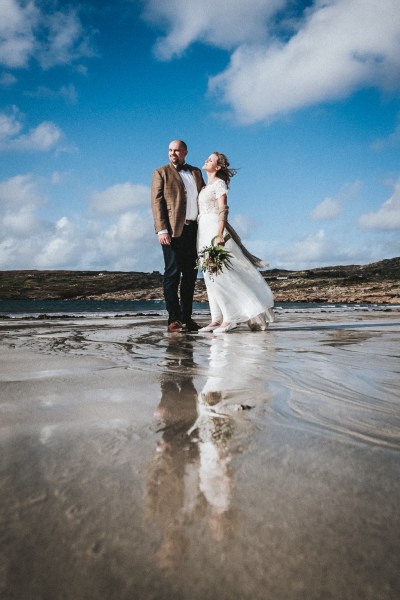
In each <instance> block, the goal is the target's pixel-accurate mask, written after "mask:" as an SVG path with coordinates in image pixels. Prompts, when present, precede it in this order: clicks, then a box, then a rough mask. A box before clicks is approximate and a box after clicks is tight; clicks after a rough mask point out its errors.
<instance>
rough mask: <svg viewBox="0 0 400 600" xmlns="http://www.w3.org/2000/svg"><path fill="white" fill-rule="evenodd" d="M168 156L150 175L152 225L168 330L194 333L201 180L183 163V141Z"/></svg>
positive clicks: (185, 151) (199, 172) (194, 171)
mask: <svg viewBox="0 0 400 600" xmlns="http://www.w3.org/2000/svg"><path fill="white" fill-rule="evenodd" d="M168 153H169V161H170V162H169V164H167V165H164V166H163V167H160V168H158V169H156V170H155V171H154V173H153V179H152V191H151V205H152V210H153V216H154V226H155V230H156V233H157V234H158V238H159V241H160V244H161V247H162V251H163V255H164V265H165V270H164V297H165V304H166V308H167V311H168V331H169V332H170V333H174V332H179V331H197V330H198V328H199V327H198V325H197V324H196V323H195V322H194V321H193V320H192V303H193V294H194V286H195V282H196V276H197V269H196V259H197V250H196V242H197V215H198V208H197V196H198V193H199V191H200V190H201V188H202V187H203V186H204V180H203V177H202V174H201V171H200V169H198V168H197V167H193V166H191V165H188V164H186V163H185V158H186V155H187V153H188V150H187V146H186V144H185V142H183V141H181V140H174V141H172V142H171V143H170V145H169V149H168ZM179 284H180V290H179V291H180V298H179V297H178V289H179Z"/></svg>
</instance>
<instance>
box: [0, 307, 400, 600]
mask: <svg viewBox="0 0 400 600" xmlns="http://www.w3.org/2000/svg"><path fill="white" fill-rule="evenodd" d="M0 331H1V333H2V342H1V344H0V357H1V361H2V362H1V365H2V366H1V368H0V384H1V388H2V398H1V401H0V414H1V417H2V420H1V426H0V443H1V456H2V459H1V479H0V492H1V494H2V504H1V509H0V516H1V520H2V523H3V527H2V531H3V533H2V536H1V538H0V539H1V546H0V559H1V565H2V568H1V569H0V591H1V593H2V596H1V597H2V598H3V597H4V598H29V599H36V598H47V597H49V598H66V599H68V600H69V599H70V598H71V599H72V598H73V599H74V600H79V599H86V598H87V599H92V598H93V599H98V598H107V599H109V598H110V599H114V598H115V599H123V600H124V599H131V598H143V599H147V598H149V599H150V598H154V599H157V600H158V599H160V600H162V599H164V598H184V599H186V598H190V599H195V600H197V599H200V598H201V599H203V598H210V599H213V598H218V599H220V598H223V599H225V598H226V599H229V600H231V599H233V600H235V599H239V598H240V599H247V598H249V599H250V598H252V599H256V600H258V599H260V600H261V599H263V600H264V599H266V598H271V599H273V600H280V599H282V600H291V599H296V600H297V599H300V600H302V599H303V598H304V599H307V600H308V599H314V598H315V599H316V600H317V599H318V600H320V599H321V598H335V599H339V598H340V599H341V600H342V599H347V598H348V599H349V600H350V599H351V600H358V599H360V600H361V599H362V600H365V599H367V600H368V599H372V598H373V599H374V600H376V599H377V598H379V599H380V600H386V599H390V600H391V599H392V598H393V599H394V598H397V597H398V591H399V584H400V578H399V575H398V573H399V569H398V555H399V553H398V551H399V541H398V537H399V536H398V526H399V513H398V497H399V487H400V486H399V470H400V469H399V457H400V455H399V450H400V433H399V432H400V428H399V424H400V423H399V420H400V419H399V415H400V411H399V402H400V393H399V392H400V376H399V375H400V367H399V364H400V362H399V354H400V350H399V348H400V346H399V341H400V317H399V315H398V314H395V313H393V314H392V313H388V314H385V313H379V314H369V313H368V314H367V313H365V314H352V315H347V314H346V315H343V314H341V315H330V316H329V317H327V316H326V315H321V314H320V315H316V314H313V315H312V314H307V315H301V316H299V315H297V316H295V315H292V316H291V317H288V316H287V315H285V316H283V315H282V316H280V317H278V320H277V322H276V323H274V324H273V325H272V326H271V327H270V329H269V331H267V332H265V333H264V332H257V333H252V332H249V331H248V330H246V329H245V328H238V329H237V330H234V331H232V332H231V333H229V334H226V335H222V336H214V335H212V334H208V335H179V334H178V335H167V334H166V333H165V325H164V323H163V322H162V321H160V319H159V318H156V317H154V318H150V317H146V318H145V319H140V318H136V319H119V320H113V319H112V320H104V319H98V320H97V319H95V320H90V321H87V320H85V321H84V322H82V321H76V322H71V321H62V320H59V321H55V322H53V321H52V322H46V321H43V322H40V323H37V322H36V323H32V322H29V323H28V322H23V321H19V322H13V323H3V324H1V327H0Z"/></svg>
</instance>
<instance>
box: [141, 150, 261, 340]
mask: <svg viewBox="0 0 400 600" xmlns="http://www.w3.org/2000/svg"><path fill="white" fill-rule="evenodd" d="M187 153H188V151H187V146H186V144H185V142H183V141H181V140H174V141H172V142H171V143H170V145H169V163H168V164H167V165H165V166H163V167H160V168H159V169H156V171H154V173H153V181H152V209H153V216H154V224H155V229H156V232H157V234H158V237H159V241H160V244H161V246H162V250H163V255H164V264H165V271H164V296H165V303H166V308H167V311H168V331H169V332H170V333H173V332H180V331H197V330H198V329H199V327H198V325H197V324H196V323H195V322H194V321H193V319H192V303H193V293H194V286H195V281H196V275H197V270H196V260H197V251H198V250H201V249H202V248H204V247H205V246H210V244H211V240H212V239H213V238H216V243H217V244H221V245H223V244H224V239H223V238H224V235H225V233H227V232H229V233H230V235H231V239H229V240H228V241H227V242H225V246H226V249H227V250H228V252H230V254H231V255H232V258H231V264H232V269H230V270H224V271H223V272H222V273H220V274H219V275H218V276H215V277H213V278H211V277H210V275H209V273H208V272H205V274H204V279H205V283H206V286H207V294H208V300H209V304H210V311H211V323H210V324H209V325H207V326H206V327H205V328H203V330H205V331H214V333H224V332H226V331H229V330H231V329H234V328H235V327H236V325H237V323H244V322H247V323H248V325H249V327H250V328H251V329H256V328H257V329H265V328H266V327H267V324H268V322H269V321H271V320H273V316H272V311H271V310H270V309H271V308H272V306H273V296H272V292H271V290H270V288H269V287H268V285H267V284H266V282H265V280H264V278H263V277H262V275H261V274H260V273H259V271H258V270H257V267H259V266H262V264H263V263H262V261H260V259H257V258H256V257H254V256H252V255H251V254H250V253H249V252H248V251H247V250H246V249H245V248H244V247H243V245H242V244H241V241H240V239H239V237H238V236H237V234H236V232H235V231H234V230H233V229H232V227H231V226H230V225H229V223H228V222H227V215H228V206H227V191H228V187H229V182H230V178H231V177H232V176H233V175H234V174H235V173H236V171H235V170H234V169H230V168H229V162H228V159H227V157H226V156H225V155H224V154H221V153H219V152H214V153H213V154H211V155H210V156H209V158H208V159H207V160H206V162H205V164H204V166H203V169H204V171H205V172H206V173H207V179H208V182H207V185H205V183H204V180H203V177H202V175H201V171H200V169H198V168H197V167H193V166H191V165H188V164H187V163H186V162H185V159H186V155H187ZM178 290H179V296H180V297H179V296H178Z"/></svg>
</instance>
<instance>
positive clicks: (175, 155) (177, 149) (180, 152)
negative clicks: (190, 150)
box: [168, 142, 187, 166]
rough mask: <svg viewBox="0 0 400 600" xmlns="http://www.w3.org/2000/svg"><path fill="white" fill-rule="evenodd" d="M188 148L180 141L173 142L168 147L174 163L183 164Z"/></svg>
mask: <svg viewBox="0 0 400 600" xmlns="http://www.w3.org/2000/svg"><path fill="white" fill-rule="evenodd" d="M186 154H187V150H185V147H184V146H182V144H180V143H179V142H171V143H170V145H169V148H168V155H169V160H170V162H171V163H172V164H173V165H175V166H176V165H183V163H184V162H185V158H186Z"/></svg>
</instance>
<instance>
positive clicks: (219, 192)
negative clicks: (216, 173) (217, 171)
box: [215, 179, 228, 199]
mask: <svg viewBox="0 0 400 600" xmlns="http://www.w3.org/2000/svg"><path fill="white" fill-rule="evenodd" d="M227 193H228V188H227V187H226V183H225V181H222V179H220V180H219V181H217V183H216V184H215V197H216V198H217V199H218V198H220V197H221V196H223V195H224V194H227Z"/></svg>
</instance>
